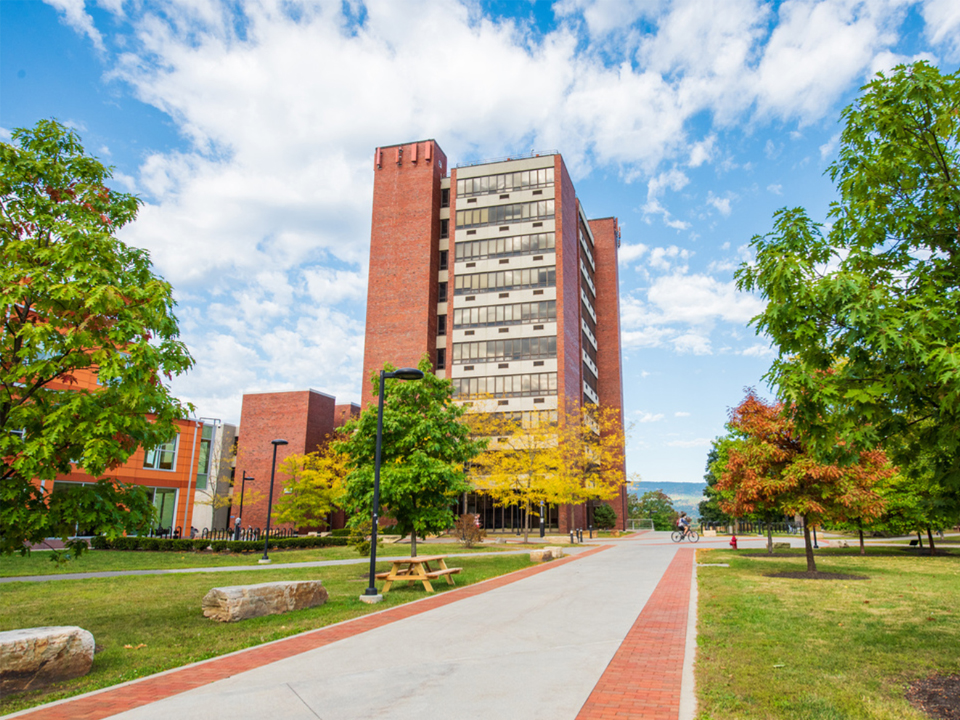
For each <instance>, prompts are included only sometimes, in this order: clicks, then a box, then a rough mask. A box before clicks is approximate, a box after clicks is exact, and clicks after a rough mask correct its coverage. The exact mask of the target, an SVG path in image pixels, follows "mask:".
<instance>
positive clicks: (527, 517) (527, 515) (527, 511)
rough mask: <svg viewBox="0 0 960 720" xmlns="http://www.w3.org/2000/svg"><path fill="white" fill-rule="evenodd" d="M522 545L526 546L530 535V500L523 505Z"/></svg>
mask: <svg viewBox="0 0 960 720" xmlns="http://www.w3.org/2000/svg"><path fill="white" fill-rule="evenodd" d="M523 514H524V518H523V544H524V545H526V544H527V541H528V537H529V535H530V498H527V500H526V502H525V503H524V505H523Z"/></svg>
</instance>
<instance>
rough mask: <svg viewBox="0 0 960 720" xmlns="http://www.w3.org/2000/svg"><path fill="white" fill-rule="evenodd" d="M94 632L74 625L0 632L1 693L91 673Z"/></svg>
mask: <svg viewBox="0 0 960 720" xmlns="http://www.w3.org/2000/svg"><path fill="white" fill-rule="evenodd" d="M94 648H95V644H94V641H93V635H92V634H91V633H90V632H88V631H87V630H84V629H83V628H79V627H75V626H73V625H62V626H55V627H36V628H25V629H23V630H6V631H4V632H0V695H6V694H8V693H17V692H23V691H24V690H34V689H36V688H39V687H43V686H44V685H49V684H50V683H54V682H59V681H61V680H69V679H70V678H75V677H80V676H82V675H86V674H87V673H88V672H90V667H91V666H92V665H93V652H94Z"/></svg>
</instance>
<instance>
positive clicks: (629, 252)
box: [617, 243, 649, 265]
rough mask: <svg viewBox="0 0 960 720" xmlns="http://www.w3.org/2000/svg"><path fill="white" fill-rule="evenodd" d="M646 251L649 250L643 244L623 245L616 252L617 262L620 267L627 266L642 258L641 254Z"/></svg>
mask: <svg viewBox="0 0 960 720" xmlns="http://www.w3.org/2000/svg"><path fill="white" fill-rule="evenodd" d="M647 250H649V248H648V247H647V246H646V245H644V244H643V243H637V244H636V245H631V244H630V243H623V244H622V245H620V248H619V249H618V250H617V261H618V262H619V263H620V264H621V265H629V264H630V263H632V262H634V261H635V260H639V259H640V258H641V257H643V254H644V253H645V252H647Z"/></svg>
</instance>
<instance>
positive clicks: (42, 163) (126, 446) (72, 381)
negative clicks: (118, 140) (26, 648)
mask: <svg viewBox="0 0 960 720" xmlns="http://www.w3.org/2000/svg"><path fill="white" fill-rule="evenodd" d="M13 140H14V144H7V143H0V245H2V261H0V299H2V306H0V308H2V309H0V313H2V314H0V320H2V322H3V332H2V334H0V458H2V466H0V483H2V487H0V527H2V538H0V551H2V552H4V553H10V552H14V551H18V552H25V551H26V550H25V545H24V543H36V542H41V541H42V540H43V539H44V538H48V537H59V538H61V539H64V540H66V539H67V538H68V537H69V536H70V535H71V534H73V533H74V532H75V528H76V527H77V526H78V525H79V526H81V527H83V528H86V529H92V530H94V531H96V532H101V533H105V534H107V535H116V534H118V533H121V532H123V531H133V530H135V529H137V528H140V527H143V526H145V525H147V524H149V522H150V520H151V517H152V508H151V506H150V503H149V501H148V499H147V497H146V493H145V492H144V491H143V490H142V489H141V488H136V487H133V486H127V485H123V484H121V483H118V482H114V481H112V480H109V479H107V478H105V477H104V475H108V474H109V470H111V469H113V468H116V467H117V466H119V465H120V464H122V463H123V462H124V461H126V460H127V458H128V457H129V456H130V455H131V454H132V453H133V452H134V450H135V449H136V448H137V447H138V446H147V447H150V446H156V445H159V444H161V443H163V442H164V441H166V440H169V439H170V438H171V437H172V436H173V435H174V434H175V432H176V426H175V424H174V419H176V418H181V417H185V415H186V410H185V408H184V406H182V405H181V404H180V402H179V401H178V400H177V399H176V398H174V397H173V396H172V395H171V393H170V390H169V389H168V388H167V387H166V386H165V385H164V384H163V377H164V376H166V377H168V378H169V377H171V376H172V375H175V374H179V373H182V372H184V371H185V370H187V369H188V368H189V367H190V366H191V365H192V363H193V361H192V359H191V357H190V355H189V354H188V352H187V350H186V348H185V346H184V345H183V344H182V343H181V342H180V341H179V339H178V338H179V328H178V326H177V321H176V318H175V317H174V314H173V308H174V304H175V303H174V301H173V297H172V292H171V287H170V285H169V284H168V283H166V282H164V280H163V279H162V278H160V277H158V276H156V275H155V274H154V273H153V272H152V270H151V266H150V258H149V255H148V254H147V252H146V251H145V250H140V249H137V248H131V247H128V246H126V245H124V244H123V243H122V242H120V241H119V240H118V239H117V237H116V233H117V231H118V230H119V229H120V228H122V227H123V226H125V225H126V224H128V223H130V222H132V221H133V219H134V218H135V217H136V214H137V208H138V206H139V202H140V201H139V200H138V199H137V198H136V197H134V196H132V195H126V194H123V193H117V192H114V191H112V190H110V189H109V188H108V187H107V186H106V181H107V180H108V179H109V178H110V177H111V171H110V169H109V168H106V167H104V166H103V165H102V164H101V163H100V162H99V161H97V160H96V159H95V158H92V157H89V156H87V155H86V154H85V153H84V150H83V147H82V146H81V144H80V139H79V137H78V136H77V134H76V133H75V132H73V131H72V130H67V129H66V128H65V127H63V126H62V125H60V124H59V123H57V122H56V121H54V120H41V121H40V122H39V123H38V124H37V125H36V127H34V128H31V129H23V128H21V129H17V130H15V131H14V132H13ZM74 466H76V467H78V468H81V469H83V470H84V471H86V472H87V473H88V474H89V475H91V476H92V477H94V478H99V479H100V480H99V482H97V483H96V484H94V485H89V486H84V487H76V488H73V489H72V491H71V492H70V493H68V494H65V495H64V496H63V497H58V494H57V493H54V494H51V493H49V492H47V493H46V494H43V493H41V491H40V487H39V481H47V488H48V490H49V487H50V485H51V484H52V481H53V480H54V478H56V477H57V476H58V475H61V474H66V473H69V472H71V469H72V468H73V467H74ZM81 550H82V547H81V546H80V545H79V544H74V551H75V552H76V553H79V552H80V551H81Z"/></svg>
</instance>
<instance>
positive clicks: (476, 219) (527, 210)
mask: <svg viewBox="0 0 960 720" xmlns="http://www.w3.org/2000/svg"><path fill="white" fill-rule="evenodd" d="M553 214H554V207H553V200H538V201H536V202H529V203H517V204H516V205H494V206H493V207H485V208H477V209H476V210H458V211H457V227H476V226H480V225H503V224H504V223H510V222H521V221H524V220H539V219H540V218H550V217H553ZM508 227H509V226H508Z"/></svg>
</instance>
